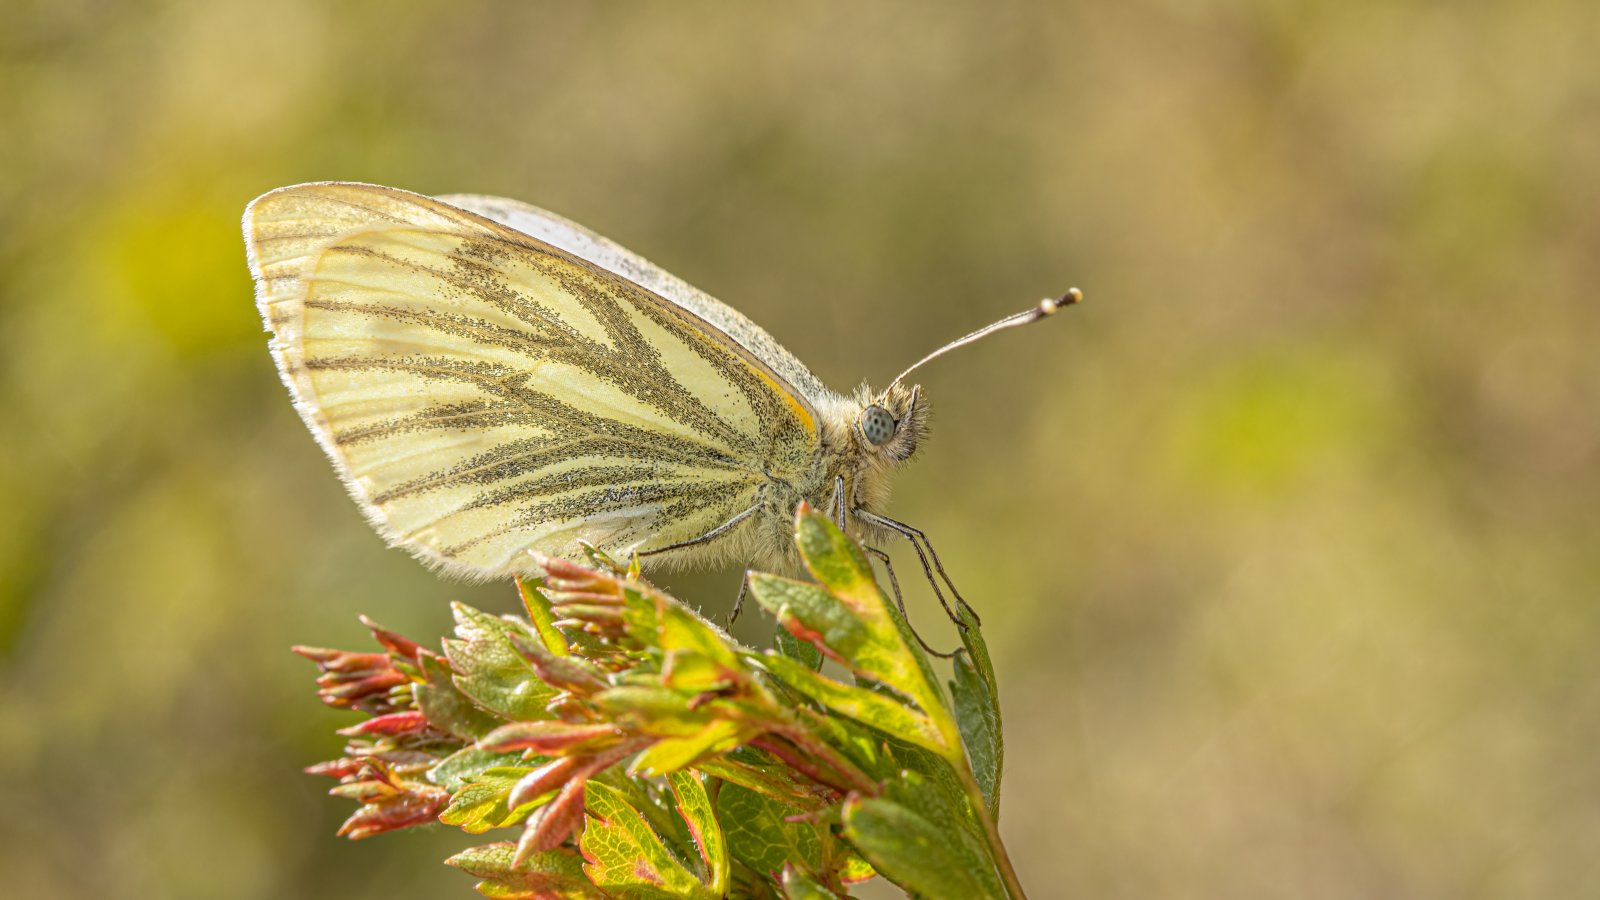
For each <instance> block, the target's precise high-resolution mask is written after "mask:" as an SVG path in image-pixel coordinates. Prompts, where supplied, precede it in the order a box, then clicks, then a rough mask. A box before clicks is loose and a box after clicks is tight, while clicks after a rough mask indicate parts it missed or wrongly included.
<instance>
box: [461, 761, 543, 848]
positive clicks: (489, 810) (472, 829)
mask: <svg viewBox="0 0 1600 900" xmlns="http://www.w3.org/2000/svg"><path fill="white" fill-rule="evenodd" d="M531 771H533V770H532V769H531V768H528V767H526V766H506V767H503V768H496V769H487V770H485V771H483V772H481V773H479V774H478V776H477V777H476V778H474V779H473V780H472V781H469V782H467V783H466V784H465V785H464V786H462V788H461V789H460V790H458V791H456V792H455V793H454V794H453V795H451V797H450V805H449V806H448V807H446V808H445V811H444V812H442V813H440V814H439V821H440V822H443V823H444V824H446V825H455V826H457V827H459V828H460V829H461V830H462V831H465V832H466V833H468V834H482V833H483V832H485V831H488V830H489V829H491V828H502V827H504V826H506V825H515V824H517V823H518V822H521V821H522V820H523V819H526V818H527V817H528V814H529V813H531V812H533V811H534V810H535V809H538V808H539V805H540V804H541V803H543V802H545V801H546V800H547V799H548V796H549V795H546V796H545V797H540V798H538V799H535V800H533V801H530V802H528V803H524V804H522V805H521V806H519V807H517V808H516V809H511V808H510V807H509V806H507V805H506V797H507V796H508V795H509V794H510V793H511V788H512V786H513V785H515V784H516V783H517V781H518V780H519V779H521V778H522V776H524V775H526V774H528V773H529V772H531ZM552 793H553V792H552Z"/></svg>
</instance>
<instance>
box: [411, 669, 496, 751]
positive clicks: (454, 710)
mask: <svg viewBox="0 0 1600 900" xmlns="http://www.w3.org/2000/svg"><path fill="white" fill-rule="evenodd" d="M418 660H419V661H420V662H421V664H422V677H423V678H425V679H427V681H426V682H424V683H422V684H416V685H413V686H412V688H411V690H412V695H413V696H414V697H415V698H416V701H417V708H418V709H420V710H422V714H423V715H425V716H427V717H428V722H429V724H431V725H433V727H435V728H438V729H440V730H441V731H447V732H449V733H450V734H453V735H455V736H456V737H458V738H460V739H462V740H464V741H476V740H477V739H478V738H481V737H483V736H484V735H486V734H488V733H489V732H491V731H493V730H494V729H495V727H496V726H498V725H500V720H499V719H497V718H495V717H494V716H492V715H490V714H489V713H488V712H485V711H484V710H483V709H482V708H480V707H479V706H478V705H477V704H475V703H473V702H472V701H471V700H470V699H468V698H467V695H466V694H463V693H461V690H460V689H459V688H457V687H456V683H455V673H454V672H452V671H451V670H450V666H449V664H447V663H446V662H445V661H444V660H443V659H442V658H440V657H438V656H434V655H433V654H431V653H423V654H419V655H418Z"/></svg>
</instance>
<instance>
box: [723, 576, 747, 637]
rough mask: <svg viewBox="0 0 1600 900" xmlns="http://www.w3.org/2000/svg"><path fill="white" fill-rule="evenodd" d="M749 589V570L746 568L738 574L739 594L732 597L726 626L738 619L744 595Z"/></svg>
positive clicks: (730, 626) (731, 625) (742, 607)
mask: <svg viewBox="0 0 1600 900" xmlns="http://www.w3.org/2000/svg"><path fill="white" fill-rule="evenodd" d="M749 591H750V572H749V571H748V570H747V571H746V572H745V573H744V575H742V576H740V578H739V596H737V597H735V598H733V612H730V613H728V625H727V627H729V628H732V627H733V623H734V622H737V621H739V611H740V610H742V609H744V595H745V594H747V593H749Z"/></svg>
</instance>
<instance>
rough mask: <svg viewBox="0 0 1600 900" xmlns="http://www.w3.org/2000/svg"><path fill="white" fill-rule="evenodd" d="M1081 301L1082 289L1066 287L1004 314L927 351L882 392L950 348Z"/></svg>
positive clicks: (1051, 313)
mask: <svg viewBox="0 0 1600 900" xmlns="http://www.w3.org/2000/svg"><path fill="white" fill-rule="evenodd" d="M1082 302H1083V291H1080V290H1078V289H1077V288H1067V292H1066V293H1065V294H1062V295H1061V296H1060V297H1046V298H1044V299H1043V300H1040V301H1039V305H1037V306H1035V307H1034V308H1032V309H1028V310H1023V311H1022V312H1019V313H1017V314H1016V315H1014V316H1006V317H1005V318H1004V319H1001V320H1000V321H998V322H995V323H994V324H992V325H985V326H984V327H982V328H979V329H978V330H977V331H974V332H973V333H971V334H969V335H967V336H966V337H963V338H956V339H955V340H953V341H951V342H950V343H948V344H945V345H944V346H943V347H940V348H939V349H937V350H935V351H933V352H932V353H929V354H928V355H927V356H924V357H923V358H921V359H919V360H917V361H916V362H915V363H912V365H911V368H909V369H907V370H905V371H904V372H901V373H900V374H899V375H896V376H895V379H894V380H893V381H891V382H889V386H888V387H887V388H884V390H883V393H884V394H885V395H887V394H888V393H889V391H891V390H893V389H894V386H895V385H897V384H899V383H900V382H901V381H904V380H905V377H906V376H907V375H910V374H911V373H912V372H915V371H916V370H917V369H918V368H919V367H920V366H921V365H922V364H923V363H925V362H928V361H930V360H933V359H937V358H938V357H941V356H943V355H945V354H946V353H949V352H950V351H951V350H954V349H956V348H957V347H965V346H966V345H967V344H970V343H972V342H973V341H976V340H978V339H980V338H986V337H988V336H989V335H991V334H994V333H995V332H996V331H1004V330H1006V329H1007V328H1016V327H1018V326H1020V325H1032V324H1033V323H1035V322H1037V321H1039V320H1040V319H1043V318H1045V317H1046V316H1049V315H1053V314H1054V313H1055V311H1056V310H1058V309H1060V308H1061V307H1063V306H1071V305H1072V304H1074V303H1082Z"/></svg>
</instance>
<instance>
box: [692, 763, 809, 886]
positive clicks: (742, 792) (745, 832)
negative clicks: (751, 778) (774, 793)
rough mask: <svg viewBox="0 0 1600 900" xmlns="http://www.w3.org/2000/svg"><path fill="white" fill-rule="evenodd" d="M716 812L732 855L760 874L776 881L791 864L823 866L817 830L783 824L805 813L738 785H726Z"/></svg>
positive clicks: (723, 787) (807, 824) (800, 825)
mask: <svg viewBox="0 0 1600 900" xmlns="http://www.w3.org/2000/svg"><path fill="white" fill-rule="evenodd" d="M717 812H719V813H720V814H721V817H722V821H723V823H724V827H726V828H727V831H728V847H729V850H730V852H731V853H732V854H733V856H734V858H735V859H738V860H739V861H740V862H742V863H744V864H745V865H747V866H749V867H750V868H752V869H754V870H756V871H757V872H760V873H762V874H763V875H766V876H768V877H769V878H770V877H775V876H776V875H777V873H779V872H781V871H782V870H783V866H784V863H786V862H789V861H791V860H793V861H795V862H798V863H800V864H802V865H805V866H807V867H808V868H813V869H815V868H817V867H819V866H821V865H822V839H821V837H820V836H818V834H817V826H815V825H812V824H810V823H808V822H786V821H784V819H785V818H786V817H788V816H796V815H800V814H801V813H802V810H799V809H796V808H794V807H792V806H789V805H788V804H786V803H780V802H778V801H776V800H773V799H772V798H770V797H766V796H763V795H761V794H758V793H756V792H755V791H751V790H747V789H745V788H743V787H740V786H739V785H736V784H724V785H723V786H722V790H721V791H720V792H719V793H718V794H717Z"/></svg>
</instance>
